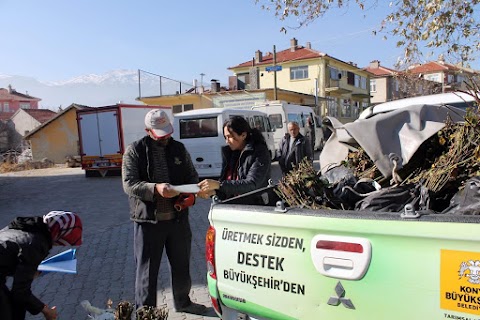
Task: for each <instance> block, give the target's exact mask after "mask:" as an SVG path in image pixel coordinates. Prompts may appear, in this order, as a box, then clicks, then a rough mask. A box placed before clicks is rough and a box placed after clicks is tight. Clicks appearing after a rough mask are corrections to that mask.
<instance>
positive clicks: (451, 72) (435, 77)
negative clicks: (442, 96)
mask: <svg viewBox="0 0 480 320" xmlns="http://www.w3.org/2000/svg"><path fill="white" fill-rule="evenodd" d="M408 71H409V72H411V73H414V74H417V75H418V77H421V78H423V79H426V80H430V81H434V82H437V83H440V85H441V86H442V92H451V91H456V90H466V89H468V88H467V83H469V82H470V81H471V80H472V77H475V76H477V75H478V71H476V70H473V69H470V68H467V67H463V66H461V65H456V64H451V63H448V62H445V59H444V58H443V55H440V56H439V58H438V60H437V61H430V62H426V63H424V64H416V65H413V66H411V67H410V68H409V69H408Z"/></svg>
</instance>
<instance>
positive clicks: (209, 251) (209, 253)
mask: <svg viewBox="0 0 480 320" xmlns="http://www.w3.org/2000/svg"><path fill="white" fill-rule="evenodd" d="M205 260H206V261H207V269H208V273H209V275H210V276H211V277H212V278H213V279H217V272H216V270H215V228H214V227H212V226H210V227H209V228H208V230H207V236H206V239H205Z"/></svg>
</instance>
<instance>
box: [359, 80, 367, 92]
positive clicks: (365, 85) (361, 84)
mask: <svg viewBox="0 0 480 320" xmlns="http://www.w3.org/2000/svg"><path fill="white" fill-rule="evenodd" d="M360 88H362V89H365V90H366V89H367V78H365V77H360Z"/></svg>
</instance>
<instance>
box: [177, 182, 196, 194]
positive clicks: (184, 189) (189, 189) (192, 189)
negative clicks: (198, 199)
mask: <svg viewBox="0 0 480 320" xmlns="http://www.w3.org/2000/svg"><path fill="white" fill-rule="evenodd" d="M172 189H173V190H175V191H178V192H180V193H197V192H199V191H200V188H199V187H198V186H197V185H196V184H182V185H179V186H172Z"/></svg>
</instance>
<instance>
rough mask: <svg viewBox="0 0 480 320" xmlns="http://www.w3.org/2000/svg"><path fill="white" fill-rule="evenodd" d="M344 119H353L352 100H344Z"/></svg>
mask: <svg viewBox="0 0 480 320" xmlns="http://www.w3.org/2000/svg"><path fill="white" fill-rule="evenodd" d="M342 117H344V118H351V117H352V106H351V104H350V99H343V103H342Z"/></svg>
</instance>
